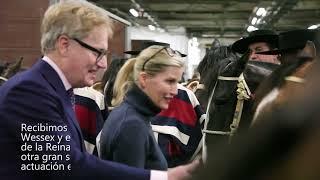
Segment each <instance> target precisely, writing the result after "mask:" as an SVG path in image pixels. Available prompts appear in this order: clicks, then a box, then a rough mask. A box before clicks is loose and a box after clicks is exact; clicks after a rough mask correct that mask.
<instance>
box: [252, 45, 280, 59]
mask: <svg viewBox="0 0 320 180" xmlns="http://www.w3.org/2000/svg"><path fill="white" fill-rule="evenodd" d="M249 49H250V50H251V54H250V56H249V60H250V61H262V62H269V63H275V64H280V62H279V60H278V55H265V54H256V53H258V52H263V51H270V50H271V49H270V48H269V46H268V44H267V43H266V42H255V43H252V44H250V45H249Z"/></svg>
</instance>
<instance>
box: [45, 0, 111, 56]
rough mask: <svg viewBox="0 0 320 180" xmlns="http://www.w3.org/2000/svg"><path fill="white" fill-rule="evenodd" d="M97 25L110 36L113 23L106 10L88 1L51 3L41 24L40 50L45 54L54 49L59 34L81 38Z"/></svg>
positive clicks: (76, 0) (70, 0)
mask: <svg viewBox="0 0 320 180" xmlns="http://www.w3.org/2000/svg"><path fill="white" fill-rule="evenodd" d="M98 26H102V27H104V28H105V29H106V33H108V35H109V36H110V37H111V36H112V33H113V30H112V29H113V24H112V20H111V19H110V18H109V16H108V12H107V11H106V10H104V9H102V8H100V7H98V6H96V5H94V4H92V3H90V2H87V1H79V0H68V1H61V2H60V3H56V4H54V5H51V6H50V7H49V8H48V10H47V11H46V12H45V14H44V17H43V20H42V24H41V51H42V53H43V54H46V53H48V52H49V51H52V50H55V43H56V40H57V39H58V37H59V36H60V35H67V36H69V37H72V38H79V39H83V38H85V37H87V36H88V35H89V33H90V32H91V31H92V30H93V29H94V28H95V27H98Z"/></svg>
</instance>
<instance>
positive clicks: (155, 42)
mask: <svg viewBox="0 0 320 180" xmlns="http://www.w3.org/2000/svg"><path fill="white" fill-rule="evenodd" d="M154 45H157V46H164V47H170V44H168V43H163V42H157V41H144V42H143V43H142V44H141V46H140V48H139V49H137V50H132V51H125V52H123V53H125V54H131V55H138V54H139V53H140V52H141V51H142V50H144V49H146V48H148V47H149V46H154ZM179 53H180V52H179ZM180 54H181V56H182V57H186V56H187V55H186V54H182V53H180Z"/></svg>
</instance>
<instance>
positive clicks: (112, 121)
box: [98, 46, 185, 170]
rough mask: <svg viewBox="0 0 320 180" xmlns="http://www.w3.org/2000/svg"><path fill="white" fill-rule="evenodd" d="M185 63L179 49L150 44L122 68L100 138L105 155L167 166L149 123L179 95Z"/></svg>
mask: <svg viewBox="0 0 320 180" xmlns="http://www.w3.org/2000/svg"><path fill="white" fill-rule="evenodd" d="M184 63H185V62H184V60H183V58H182V57H181V54H180V53H179V52H177V51H174V50H172V49H171V48H169V47H166V46H150V47H148V48H146V49H144V50H143V51H142V52H141V53H140V54H139V55H138V56H137V57H135V58H132V59H129V60H128V61H127V62H126V64H125V65H124V66H123V67H122V68H121V69H120V71H119V73H118V75H117V78H116V81H115V84H114V95H115V98H114V99H113V100H112V104H113V105H114V106H115V108H114V109H113V110H112V112H111V113H110V115H109V117H108V119H107V120H106V122H105V124H104V126H103V129H102V131H101V136H100V140H98V141H99V144H100V147H98V151H99V156H100V157H101V158H102V159H106V160H111V161H116V162H120V163H124V164H127V165H129V166H134V167H140V168H145V169H158V170H166V169H167V167H168V166H167V162H166V159H165V157H164V156H163V154H162V152H161V150H160V148H159V146H158V144H157V142H156V140H155V137H154V134H153V132H152V129H151V126H150V123H151V118H152V117H154V116H155V115H157V114H158V113H159V112H160V111H161V109H168V107H169V103H170V101H171V100H172V99H173V97H174V96H175V95H177V93H178V90H177V84H178V82H179V80H180V79H181V76H182V72H183V70H184Z"/></svg>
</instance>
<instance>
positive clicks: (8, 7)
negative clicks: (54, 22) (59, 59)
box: [0, 0, 49, 67]
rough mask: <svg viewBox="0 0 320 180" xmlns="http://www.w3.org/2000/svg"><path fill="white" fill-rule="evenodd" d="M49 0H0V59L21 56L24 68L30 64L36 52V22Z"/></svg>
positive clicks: (37, 44) (37, 54)
mask: <svg viewBox="0 0 320 180" xmlns="http://www.w3.org/2000/svg"><path fill="white" fill-rule="evenodd" d="M48 5H49V0H27V1H25V0H10V1H9V0H7V1H0V27H1V28H0V60H2V61H13V60H16V59H18V58H19V57H20V56H23V57H24V63H23V66H24V67H29V66H31V65H32V64H33V63H34V62H35V61H36V59H37V58H38V57H40V56H41V51H40V23H41V18H42V17H43V14H44V12H45V10H46V9H47V8H48Z"/></svg>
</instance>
